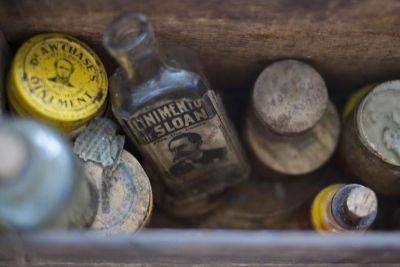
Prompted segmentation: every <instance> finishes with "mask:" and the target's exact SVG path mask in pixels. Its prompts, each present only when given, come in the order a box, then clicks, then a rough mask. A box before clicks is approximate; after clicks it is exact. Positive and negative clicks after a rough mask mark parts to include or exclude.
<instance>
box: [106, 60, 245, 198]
mask: <svg viewBox="0 0 400 267" xmlns="http://www.w3.org/2000/svg"><path fill="white" fill-rule="evenodd" d="M111 101H112V104H113V112H114V114H115V116H116V117H117V119H118V120H119V122H120V124H121V125H122V127H123V129H124V130H125V132H126V133H127V134H128V135H129V137H130V138H131V140H133V142H134V143H135V144H136V145H137V146H138V148H139V150H140V151H141V153H142V154H143V156H144V157H145V160H146V161H148V162H149V163H150V164H149V165H150V166H151V168H152V169H153V171H154V173H155V174H156V175H157V176H158V177H157V179H158V180H161V181H162V183H163V184H164V185H165V186H166V187H167V189H168V191H169V193H171V195H173V196H174V197H175V198H176V199H181V200H182V202H185V201H191V200H196V199H199V198H202V197H206V196H208V195H211V194H214V193H217V192H219V191H222V190H223V189H225V188H226V187H227V186H230V185H233V184H236V183H237V182H239V181H241V180H243V179H244V178H246V177H247V175H248V166H247V163H246V160H245V159H244V153H243V151H242V149H241V147H240V144H239V143H238V140H237V137H236V136H235V133H234V132H233V129H232V126H231V125H230V123H229V121H228V119H227V118H226V115H225V111H224V109H223V107H222V104H221V102H220V99H219V98H218V97H217V96H216V94H215V93H214V91H213V90H211V89H210V88H209V86H208V84H207V82H206V81H204V80H203V78H202V77H201V76H200V75H198V74H195V73H193V72H190V71H187V70H184V69H179V68H174V67H170V66H166V65H164V66H162V67H161V68H159V70H158V72H157V73H156V75H155V76H154V77H152V79H150V80H147V81H145V82H143V83H141V84H137V83H135V82H134V81H132V80H129V79H127V77H126V75H125V73H124V72H123V71H122V70H121V69H120V70H117V72H116V73H115V74H114V76H113V77H112V79H111Z"/></svg>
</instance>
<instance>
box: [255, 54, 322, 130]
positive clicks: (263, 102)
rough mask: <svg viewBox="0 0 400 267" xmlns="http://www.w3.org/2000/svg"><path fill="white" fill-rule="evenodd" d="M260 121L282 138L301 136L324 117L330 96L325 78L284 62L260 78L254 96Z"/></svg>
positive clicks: (300, 65) (301, 65)
mask: <svg viewBox="0 0 400 267" xmlns="http://www.w3.org/2000/svg"><path fill="white" fill-rule="evenodd" d="M252 101H253V105H254V106H253V107H254V110H255V113H256V115H257V117H258V118H259V119H260V120H261V121H262V122H263V123H265V124H266V126H268V127H269V128H270V129H271V130H272V131H274V132H276V133H279V134H297V133H300V132H304V131H306V130H308V129H310V128H311V127H313V126H314V125H315V124H316V123H317V122H318V121H319V120H320V119H321V118H322V116H323V115H324V112H325V109H326V107H327V105H328V92H327V88H326V85H325V82H324V80H323V79H322V77H321V75H320V74H319V73H318V72H317V71H316V70H315V69H314V68H312V67H311V66H309V65H308V64H305V63H303V62H300V61H297V60H281V61H278V62H275V63H273V64H271V65H270V66H268V67H267V68H265V69H264V70H263V72H262V73H261V74H260V75H259V76H258V78H257V80H256V83H255V85H254V91H253V96H252Z"/></svg>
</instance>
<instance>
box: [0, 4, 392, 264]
mask: <svg viewBox="0 0 400 267" xmlns="http://www.w3.org/2000/svg"><path fill="white" fill-rule="evenodd" d="M128 11H138V12H142V13H144V14H147V15H148V16H149V18H150V21H151V22H152V24H153V26H154V29H155V33H156V36H157V38H158V40H159V41H160V42H161V44H165V45H168V44H174V43H179V44H181V45H185V46H188V47H192V48H194V49H196V50H197V51H198V52H199V54H200V57H201V61H202V63H203V65H204V69H205V72H206V74H207V76H208V77H209V79H210V80H211V83H212V84H213V85H214V87H215V88H216V89H217V90H218V91H220V92H222V94H223V95H225V96H226V98H225V100H226V102H227V106H228V110H229V111H230V114H231V116H232V117H233V118H234V119H235V120H240V116H239V115H240V114H239V112H240V111H241V110H243V108H244V107H245V105H246V102H247V100H248V98H249V93H250V91H251V88H252V84H253V82H254V81H255V79H256V77H257V75H258V74H259V73H260V72H261V70H262V69H263V68H264V67H265V66H266V65H267V64H268V63H270V62H272V61H274V60H276V59H282V58H297V59H301V60H304V61H306V62H309V63H311V64H312V65H313V66H314V67H315V68H316V69H318V70H319V71H320V72H321V74H322V75H323V77H324V78H325V80H326V82H327V85H328V88H329V94H330V97H331V99H333V101H334V102H335V103H336V104H337V106H338V107H339V109H340V108H341V107H342V106H343V103H344V101H345V99H346V98H347V97H348V95H349V94H350V93H351V92H352V91H354V90H356V89H357V88H358V87H360V86H362V85H364V84H366V83H369V82H373V81H383V80H388V79H394V78H399V77H400V27H399V25H400V2H399V1H397V0H352V1H346V0H219V1H218V0H204V1H198V0H183V1H178V0H169V1H161V0H135V1H132V0H131V1H129V0H104V1H100V0H98V1H97V0H92V1H86V0H69V1H66V0H59V1H47V0H36V1H28V0H14V1H9V0H4V1H1V2H0V27H1V30H2V31H3V32H4V33H5V36H6V38H7V40H8V41H9V42H10V43H11V44H14V45H18V44H20V43H21V42H22V41H23V40H25V39H26V38H27V37H29V36H30V35H32V34H33V33H39V32H49V31H61V32H65V33H69V34H72V35H74V36H76V37H78V38H81V39H82V40H84V41H86V42H87V43H89V44H90V45H92V46H93V47H94V48H95V49H96V50H97V51H98V52H99V54H100V56H101V57H102V58H103V59H104V61H105V64H106V66H107V67H108V71H109V73H111V71H112V70H113V69H114V68H115V62H113V61H112V60H111V59H110V58H109V57H108V55H107V54H106V52H105V51H104V49H103V48H102V46H101V34H102V32H103V30H104V29H105V27H106V25H107V24H108V23H109V22H110V21H111V19H112V18H113V17H115V16H116V15H119V14H121V13H124V12H128ZM228 92H229V93H228ZM17 264H19V265H20V266H24V264H26V265H28V266H32V265H33V266H153V265H156V266H172V265H174V266H175V265H177V266H330V265H332V266H399V265H400V232H370V233H368V234H365V235H351V236H349V235H346V236H345V235H343V236H336V235H335V236H322V235H319V234H317V233H314V232H300V231H264V230H263V231H226V230H195V229H192V230H167V229H163V230H150V229H149V230H144V231H142V232H139V233H137V234H136V235H134V236H120V237H114V238H106V237H100V236H96V235H94V234H91V233H81V232H45V233H34V234H29V235H24V236H16V235H14V234H10V235H9V236H3V237H1V238H0V266H16V265H17Z"/></svg>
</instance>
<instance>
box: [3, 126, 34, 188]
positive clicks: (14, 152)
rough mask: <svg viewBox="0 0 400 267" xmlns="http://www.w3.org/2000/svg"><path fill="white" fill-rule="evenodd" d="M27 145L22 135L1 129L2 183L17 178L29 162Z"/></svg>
mask: <svg viewBox="0 0 400 267" xmlns="http://www.w3.org/2000/svg"><path fill="white" fill-rule="evenodd" d="M27 153H28V151H27V147H26V144H25V142H24V141H23V139H22V138H21V137H19V136H18V135H16V134H15V133H11V132H8V131H4V130H3V131H0V183H2V182H10V181H12V180H13V179H16V178H17V177H18V176H19V174H20V173H21V172H23V170H24V168H26V166H27V164H28V155H27Z"/></svg>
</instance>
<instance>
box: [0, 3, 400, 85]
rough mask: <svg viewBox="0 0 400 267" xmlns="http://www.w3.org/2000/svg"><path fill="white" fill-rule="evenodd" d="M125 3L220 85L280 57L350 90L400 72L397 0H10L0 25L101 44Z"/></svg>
mask: <svg viewBox="0 0 400 267" xmlns="http://www.w3.org/2000/svg"><path fill="white" fill-rule="evenodd" d="M127 11H139V12H142V13H145V14H147V15H149V17H150V20H151V22H152V23H153V24H154V28H155V31H156V34H157V37H158V38H159V40H160V41H161V42H162V43H164V44H173V43H175V44H182V45H186V46H189V47H193V48H195V49H197V50H198V51H199V52H200V54H201V59H202V61H203V62H204V65H205V67H206V72H207V74H208V75H209V76H210V78H211V80H212V81H213V82H214V84H215V85H217V87H218V88H234V87H237V88H242V89H249V88H250V87H251V84H252V83H253V82H254V80H255V79H256V77H257V75H258V74H259V73H260V72H261V70H262V69H263V68H264V67H265V66H266V64H268V63H269V62H271V61H272V60H275V59H279V58H299V59H302V60H305V61H307V62H310V63H311V64H312V65H313V66H315V67H316V68H317V69H318V70H320V72H321V73H322V74H323V76H324V77H326V78H327V80H328V83H329V86H330V87H331V88H332V87H335V88H337V89H341V90H345V91H346V90H349V88H351V89H353V87H357V86H359V85H362V84H364V83H366V82H369V81H373V80H382V79H390V78H394V77H398V75H399V73H400V64H398V62H399V60H400V46H399V45H398V44H399V42H400V28H399V27H398V25H399V24H400V3H399V1H396V0H354V1H345V0H329V1H308V0H273V1H263V0H251V1H249V0H224V1H219V0H207V1H197V0H186V1H179V0H170V1H157V0H135V1H130V0H105V1H85V0H68V1H67V0H63V1H46V0H36V1H29V0H13V1H10V0H7V1H1V2H0V26H1V28H2V29H3V30H4V32H5V34H6V37H7V38H8V39H9V40H10V41H11V42H13V43H19V42H21V41H22V40H24V39H25V38H26V37H27V36H29V35H31V34H32V33H34V32H44V31H63V32H67V33H70V34H73V35H76V36H78V37H80V38H82V39H84V40H86V41H88V42H89V43H91V44H94V45H95V46H96V47H97V48H100V40H101V33H102V32H103V30H104V28H105V27H106V25H107V23H109V21H110V20H111V19H112V18H113V17H115V16H116V15H119V14H121V13H124V12H127ZM100 51H101V54H102V55H103V56H104V55H105V53H104V51H103V50H102V49H100ZM106 61H107V62H108V61H109V60H106Z"/></svg>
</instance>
